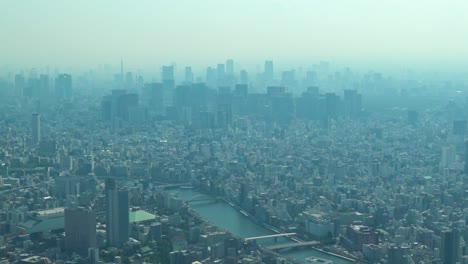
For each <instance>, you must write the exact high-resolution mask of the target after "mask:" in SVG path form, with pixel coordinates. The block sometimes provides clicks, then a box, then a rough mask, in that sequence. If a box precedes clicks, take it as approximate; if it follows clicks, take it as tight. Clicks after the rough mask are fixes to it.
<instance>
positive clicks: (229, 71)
mask: <svg viewBox="0 0 468 264" xmlns="http://www.w3.org/2000/svg"><path fill="white" fill-rule="evenodd" d="M226 75H228V76H233V75H234V61H233V60H232V59H229V60H227V61H226Z"/></svg>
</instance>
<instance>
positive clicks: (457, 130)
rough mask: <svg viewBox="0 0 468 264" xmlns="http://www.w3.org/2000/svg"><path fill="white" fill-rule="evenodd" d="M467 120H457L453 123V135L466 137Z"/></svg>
mask: <svg viewBox="0 0 468 264" xmlns="http://www.w3.org/2000/svg"><path fill="white" fill-rule="evenodd" d="M466 124H467V122H466V120H455V121H453V134H454V135H458V136H464V135H466V131H467V129H466Z"/></svg>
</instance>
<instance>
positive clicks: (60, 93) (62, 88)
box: [55, 73, 72, 99]
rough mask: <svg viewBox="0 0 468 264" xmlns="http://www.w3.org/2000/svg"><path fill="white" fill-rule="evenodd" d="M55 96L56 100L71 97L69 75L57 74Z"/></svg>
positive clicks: (70, 79)
mask: <svg viewBox="0 0 468 264" xmlns="http://www.w3.org/2000/svg"><path fill="white" fill-rule="evenodd" d="M55 94H56V96H57V98H58V99H70V98H71V97H72V77H71V75H70V74H66V73H63V74H59V75H58V76H57V78H56V79H55Z"/></svg>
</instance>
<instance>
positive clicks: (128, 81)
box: [125, 72, 135, 89]
mask: <svg viewBox="0 0 468 264" xmlns="http://www.w3.org/2000/svg"><path fill="white" fill-rule="evenodd" d="M134 83H135V78H134V77H133V73H132V72H127V74H126V75H125V88H126V89H133V86H134Z"/></svg>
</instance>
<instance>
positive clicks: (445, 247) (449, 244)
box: [440, 229, 460, 264]
mask: <svg viewBox="0 0 468 264" xmlns="http://www.w3.org/2000/svg"><path fill="white" fill-rule="evenodd" d="M441 238H442V245H441V252H440V253H441V258H442V261H443V263H444V264H453V263H457V262H458V261H459V260H460V232H459V231H458V230H457V229H447V230H444V231H442V234H441Z"/></svg>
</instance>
